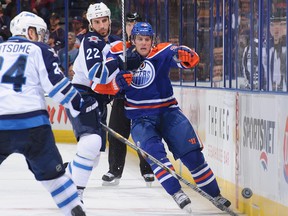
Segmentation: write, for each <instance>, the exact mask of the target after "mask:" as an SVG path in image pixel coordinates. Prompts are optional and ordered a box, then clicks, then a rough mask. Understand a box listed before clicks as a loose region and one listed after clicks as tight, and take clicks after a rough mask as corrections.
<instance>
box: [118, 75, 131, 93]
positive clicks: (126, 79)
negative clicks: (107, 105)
mask: <svg viewBox="0 0 288 216" xmlns="http://www.w3.org/2000/svg"><path fill="white" fill-rule="evenodd" d="M132 78H133V74H132V73H131V72H129V71H123V70H121V71H120V72H119V73H118V74H117V75H116V78H115V82H116V84H117V86H118V87H119V90H120V92H121V91H122V90H125V89H127V88H128V86H130V84H131V82H132Z"/></svg>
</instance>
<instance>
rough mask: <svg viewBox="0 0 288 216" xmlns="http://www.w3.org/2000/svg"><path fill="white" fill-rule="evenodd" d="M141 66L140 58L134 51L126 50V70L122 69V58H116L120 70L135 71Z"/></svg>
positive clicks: (121, 56)
mask: <svg viewBox="0 0 288 216" xmlns="http://www.w3.org/2000/svg"><path fill="white" fill-rule="evenodd" d="M141 64H142V61H141V57H140V55H139V54H138V52H136V51H134V52H133V51H132V50H130V49H129V50H128V51H127V53H126V68H124V56H123V55H119V56H118V65H119V69H120V70H130V71H132V70H136V69H138V68H139V66H140V65H141Z"/></svg>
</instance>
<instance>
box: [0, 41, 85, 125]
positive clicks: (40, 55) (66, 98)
mask: <svg viewBox="0 0 288 216" xmlns="http://www.w3.org/2000/svg"><path fill="white" fill-rule="evenodd" d="M45 93H46V94H48V96H49V97H51V98H52V99H54V100H55V101H56V102H58V103H60V104H62V105H63V106H64V107H66V108H69V109H70V110H71V111H72V113H73V115H74V116H76V115H78V114H79V111H77V110H79V107H80V100H81V96H80V94H79V93H78V92H77V91H76V89H75V88H73V86H72V84H71V83H70V82H69V80H68V79H67V78H66V77H65V76H64V75H63V73H62V71H61V70H60V69H59V66H58V56H57V54H56V53H55V51H54V49H53V48H50V47H49V46H48V45H47V44H44V43H40V42H31V41H29V40H27V39H25V38H23V37H11V38H9V39H8V41H6V42H4V43H1V44H0V101H1V102H0V130H18V129H25V128H32V127H37V126H40V125H44V124H50V122H49V117H48V113H47V110H46V109H47V106H46V101H45Z"/></svg>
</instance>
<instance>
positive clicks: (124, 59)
mask: <svg viewBox="0 0 288 216" xmlns="http://www.w3.org/2000/svg"><path fill="white" fill-rule="evenodd" d="M121 5H122V40H123V63H124V70H126V68H127V61H126V24H125V0H122V2H121Z"/></svg>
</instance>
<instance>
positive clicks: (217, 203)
mask: <svg viewBox="0 0 288 216" xmlns="http://www.w3.org/2000/svg"><path fill="white" fill-rule="evenodd" d="M101 125H102V127H103V128H104V129H105V130H106V131H107V132H108V133H110V134H111V135H112V136H114V137H115V138H116V139H118V140H119V141H121V142H122V143H124V144H126V145H128V146H130V147H131V148H132V149H134V150H135V151H137V152H139V153H140V154H142V155H143V156H144V157H146V158H148V159H149V160H151V161H152V162H153V163H155V164H157V165H158V166H159V167H161V168H162V169H164V170H166V171H167V172H169V173H170V174H171V175H172V176H173V177H175V178H176V179H178V180H179V181H181V182H183V183H184V184H186V185H187V186H188V187H190V188H192V189H193V190H194V191H196V192H197V193H198V194H200V195H201V196H203V197H205V198H206V199H208V200H209V201H210V202H212V203H213V204H214V205H215V206H216V207H218V208H219V206H220V207H221V208H219V209H221V210H222V209H223V211H225V212H227V213H228V214H229V215H232V216H238V214H236V213H235V212H233V211H232V210H231V209H230V208H227V207H226V206H224V205H223V204H221V203H219V202H218V201H217V200H215V199H214V198H213V197H211V196H210V195H209V194H207V193H205V192H204V191H203V190H201V189H200V188H198V187H197V186H196V185H194V184H192V183H190V182H189V181H187V180H186V179H184V178H182V177H181V176H180V175H178V174H177V173H176V172H175V171H173V170H172V169H170V168H169V167H168V166H166V165H165V164H163V163H161V162H160V161H159V160H157V159H156V158H154V157H153V156H151V155H150V154H148V153H147V152H146V151H144V150H143V149H141V148H140V147H138V146H136V145H134V144H133V143H132V142H130V141H129V140H128V139H126V138H124V137H123V136H121V135H120V134H119V133H117V132H116V131H114V130H113V129H111V128H109V127H108V126H107V125H105V124H103V123H102V122H101Z"/></svg>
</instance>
